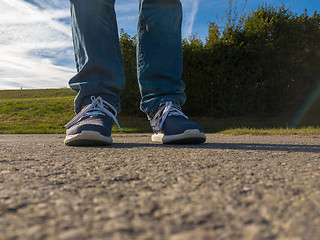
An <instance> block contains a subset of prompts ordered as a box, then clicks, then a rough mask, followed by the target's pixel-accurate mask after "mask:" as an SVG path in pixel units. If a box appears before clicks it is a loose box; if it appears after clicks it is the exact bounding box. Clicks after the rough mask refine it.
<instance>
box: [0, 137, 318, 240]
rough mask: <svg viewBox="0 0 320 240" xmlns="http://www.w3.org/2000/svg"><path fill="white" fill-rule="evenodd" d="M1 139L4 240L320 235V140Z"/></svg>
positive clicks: (285, 239) (0, 235)
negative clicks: (86, 143)
mask: <svg viewBox="0 0 320 240" xmlns="http://www.w3.org/2000/svg"><path fill="white" fill-rule="evenodd" d="M207 136H208V140H207V143H205V144H203V145H192V146H187V145H182V146H171V145H167V146H166V145H158V144H153V143H152V142H151V141H150V135H148V134H143V135H115V136H114V142H115V143H114V144H113V145H112V146H109V147H87V148H86V147H66V146H64V144H63V136H62V135H0V239H1V240H4V239H6V240H9V239H35V240H36V239H54V240H56V239H61V240H69V239H74V240H81V239H119V240H126V239H169V240H197V239H200V240H205V239H228V240H229V239H246V240H250V239H259V240H260V239H262V240H263V239H280V240H300V239H301V240H302V239H307V240H313V239H314V240H316V239H317V240H318V239H320V154H319V153H320V139H319V138H311V137H310V138H303V137H283V136H222V135H215V134H208V135H207Z"/></svg>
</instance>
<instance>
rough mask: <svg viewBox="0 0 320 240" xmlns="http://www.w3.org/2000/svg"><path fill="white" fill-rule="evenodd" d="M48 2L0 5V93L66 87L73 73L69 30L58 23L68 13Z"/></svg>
mask: <svg viewBox="0 0 320 240" xmlns="http://www.w3.org/2000/svg"><path fill="white" fill-rule="evenodd" d="M50 2H52V3H54V2H57V1H42V2H40V1H39V3H41V4H42V6H43V7H45V8H46V9H40V8H39V7H36V6H34V5H32V4H30V3H28V2H25V1H23V0H2V1H1V2H0V9H1V15H0V89H7V88H20V87H24V88H49V87H66V86H67V82H68V79H69V78H70V77H71V76H72V75H73V74H74V73H75V69H74V63H73V62H74V60H73V59H74V57H73V53H72V50H71V49H72V39H71V30H70V26H68V25H67V24H65V23H63V22H62V21H59V20H60V19H63V18H68V17H69V15H70V14H69V10H68V9H61V8H54V7H53V6H52V5H51V7H49V5H48V4H49V3H50ZM60 2H64V1H63V0H61V1H60ZM45 4H47V5H45ZM62 53H65V54H64V55H63V56H62ZM60 62H63V65H60Z"/></svg>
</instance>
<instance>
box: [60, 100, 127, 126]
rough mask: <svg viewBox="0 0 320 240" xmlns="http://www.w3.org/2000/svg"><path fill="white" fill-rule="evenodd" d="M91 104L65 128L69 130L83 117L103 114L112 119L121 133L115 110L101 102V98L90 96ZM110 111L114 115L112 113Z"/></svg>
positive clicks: (108, 104)
mask: <svg viewBox="0 0 320 240" xmlns="http://www.w3.org/2000/svg"><path fill="white" fill-rule="evenodd" d="M91 101H92V103H91V104H90V105H87V106H86V107H84V108H83V109H82V110H81V111H80V112H79V113H78V114H77V115H76V116H75V117H74V118H73V119H71V120H70V122H68V123H67V124H66V125H65V127H66V128H70V127H72V126H73V125H75V124H76V123H77V122H79V121H80V120H81V119H82V118H83V117H88V116H92V115H99V114H105V115H107V116H109V117H111V118H112V119H113V121H114V122H115V123H116V124H117V126H118V128H119V129H120V131H121V132H122V129H121V127H120V125H119V123H118V121H117V119H116V116H117V114H118V112H117V110H116V109H115V108H114V107H113V106H112V105H111V104H110V103H108V102H107V101H105V100H103V99H102V98H101V97H97V98H96V97H95V96H91ZM108 109H111V110H112V111H113V112H114V113H112V112H111V111H110V110H108Z"/></svg>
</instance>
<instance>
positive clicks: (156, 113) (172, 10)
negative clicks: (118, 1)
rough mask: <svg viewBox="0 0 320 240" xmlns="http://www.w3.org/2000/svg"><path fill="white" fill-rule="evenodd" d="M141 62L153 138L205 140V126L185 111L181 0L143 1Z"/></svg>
mask: <svg viewBox="0 0 320 240" xmlns="http://www.w3.org/2000/svg"><path fill="white" fill-rule="evenodd" d="M139 10H140V11H139V24H138V46H137V65H138V80H139V87H140V92H141V97H142V100H141V110H142V111H143V112H145V113H146V114H147V116H148V118H149V120H150V124H151V127H152V129H153V131H154V132H155V134H154V135H153V136H152V140H153V141H157V142H162V143H170V144H182V143H187V144H189V143H203V142H204V141H205V140H206V137H205V134H204V131H203V129H202V128H201V126H199V125H198V124H196V123H194V122H193V121H191V120H190V119H188V117H187V116H186V115H185V114H183V113H182V110H181V106H182V105H183V104H184V103H185V101H186V96H185V93H184V88H185V84H184V83H183V81H182V80H181V74H182V68H183V57H182V39H181V22H182V6H181V2H180V0H140V8H139Z"/></svg>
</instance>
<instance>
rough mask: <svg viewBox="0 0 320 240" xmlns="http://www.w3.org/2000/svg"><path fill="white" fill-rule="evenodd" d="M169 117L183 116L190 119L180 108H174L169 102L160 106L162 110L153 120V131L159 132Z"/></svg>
mask: <svg viewBox="0 0 320 240" xmlns="http://www.w3.org/2000/svg"><path fill="white" fill-rule="evenodd" d="M168 116H182V117H184V118H186V119H188V117H187V116H186V115H185V114H184V113H183V112H182V111H181V110H180V109H179V108H178V107H176V106H174V105H173V104H172V102H171V101H168V102H166V103H165V104H163V105H162V106H160V109H159V110H158V112H157V113H156V115H155V116H154V117H153V119H152V120H151V127H152V129H153V130H154V131H156V132H159V131H160V130H161V128H162V126H163V123H164V121H165V120H166V119H167V117H168Z"/></svg>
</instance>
